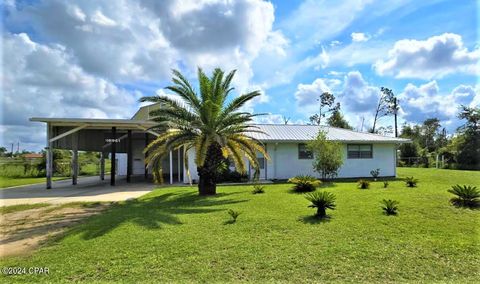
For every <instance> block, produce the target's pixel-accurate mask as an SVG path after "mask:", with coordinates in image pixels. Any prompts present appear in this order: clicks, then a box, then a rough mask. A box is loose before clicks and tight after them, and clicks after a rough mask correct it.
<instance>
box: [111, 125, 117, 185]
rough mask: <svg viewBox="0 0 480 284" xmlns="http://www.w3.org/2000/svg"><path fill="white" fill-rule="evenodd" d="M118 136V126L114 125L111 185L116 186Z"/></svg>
mask: <svg viewBox="0 0 480 284" xmlns="http://www.w3.org/2000/svg"><path fill="white" fill-rule="evenodd" d="M116 138H117V128H116V127H112V139H114V141H112V148H111V149H112V151H111V157H110V158H111V159H112V160H111V161H110V162H111V167H110V185H111V186H114V185H115V172H116V164H117V162H116V157H115V152H116V151H117V143H116V142H115V139H116Z"/></svg>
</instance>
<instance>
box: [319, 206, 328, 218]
mask: <svg viewBox="0 0 480 284" xmlns="http://www.w3.org/2000/svg"><path fill="white" fill-rule="evenodd" d="M326 215H327V212H326V210H325V208H324V207H317V217H319V218H323V217H325V216H326Z"/></svg>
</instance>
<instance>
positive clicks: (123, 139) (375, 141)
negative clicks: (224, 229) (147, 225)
mask: <svg viewBox="0 0 480 284" xmlns="http://www.w3.org/2000/svg"><path fill="white" fill-rule="evenodd" d="M152 108H155V106H146V107H142V108H140V109H139V111H138V112H137V113H136V114H135V115H134V116H133V117H132V118H131V119H89V118H31V119H30V120H31V121H36V122H44V123H46V126H47V127H46V130H47V141H46V142H47V143H46V146H47V147H46V150H47V188H50V187H51V177H52V176H53V165H52V164H53V163H52V160H53V156H52V155H53V154H52V151H51V150H52V149H55V148H57V149H67V150H72V151H73V157H72V165H73V166H72V172H73V177H72V183H73V184H76V183H77V176H78V159H77V158H78V151H96V152H99V153H102V157H107V156H108V157H110V158H112V159H111V168H112V169H113V170H112V171H111V175H110V183H111V185H115V177H116V176H117V175H121V176H126V178H127V181H128V182H130V181H131V177H132V176H134V175H142V176H144V177H145V178H148V177H149V175H150V173H151V169H148V168H146V167H145V164H144V161H145V153H143V149H144V148H145V146H146V145H147V144H148V143H149V142H150V141H152V140H153V139H155V137H156V136H158V135H159V134H158V133H156V132H155V131H153V130H151V127H152V126H154V125H155V123H154V122H152V121H150V120H149V118H150V117H149V112H150V110H151V109H152ZM257 126H258V127H259V128H260V130H262V131H263V132H264V134H260V133H251V134H250V135H251V136H252V137H253V138H256V139H258V140H260V141H261V142H262V143H263V144H264V145H265V147H266V151H267V153H268V154H269V156H270V160H266V159H265V158H264V157H262V156H261V155H259V156H258V159H259V162H260V165H261V169H260V178H261V179H287V178H290V177H293V176H295V175H299V174H309V175H317V174H316V173H315V172H314V171H313V167H312V161H313V160H312V158H313V157H312V155H311V153H309V152H308V151H307V149H306V147H305V143H306V142H307V141H309V140H311V139H312V138H314V137H315V136H316V135H317V133H318V131H319V130H320V129H323V130H325V131H326V132H327V138H328V139H331V140H334V141H339V142H341V143H342V144H343V145H344V159H345V161H344V164H343V166H342V167H341V169H340V171H339V175H338V177H340V178H353V177H368V176H370V171H371V170H373V169H377V168H378V169H380V176H384V177H385V176H395V175H396V172H395V166H396V150H397V147H398V145H399V144H401V143H407V142H409V140H407V139H401V138H393V137H386V136H381V135H376V134H370V133H361V132H356V131H351V130H346V129H340V128H333V127H326V126H314V125H283V124H282V125H268V124H259V125H257ZM184 155H188V156H189V159H188V160H189V164H188V165H185V164H184ZM194 155H195V153H194V152H193V150H191V151H188V152H187V153H184V151H183V149H178V150H173V151H171V152H170V154H169V155H168V157H167V158H165V160H164V161H163V165H162V167H163V173H164V175H165V180H166V182H169V183H174V182H183V183H188V182H189V177H188V175H187V169H189V172H190V177H191V179H192V180H198V175H197V170H196V165H195V164H194V158H193V157H194ZM104 168H105V164H104V159H103V158H102V159H101V165H100V169H101V173H100V179H102V180H103V179H104V172H105V171H104ZM250 176H253V171H250Z"/></svg>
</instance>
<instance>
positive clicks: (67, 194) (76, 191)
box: [0, 176, 156, 206]
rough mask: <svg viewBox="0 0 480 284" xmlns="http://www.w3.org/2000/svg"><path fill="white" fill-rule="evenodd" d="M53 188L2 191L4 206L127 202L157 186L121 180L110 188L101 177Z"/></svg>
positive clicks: (0, 197)
mask: <svg viewBox="0 0 480 284" xmlns="http://www.w3.org/2000/svg"><path fill="white" fill-rule="evenodd" d="M52 187H53V188H52V189H48V190H47V189H45V184H35V185H26V186H21V187H14V188H7V189H0V206H10V205H16V204H34V203H52V204H61V203H70V202H78V201H81V202H95V201H123V200H126V199H128V198H136V197H139V196H142V195H144V194H146V193H149V192H150V191H152V190H153V189H154V188H155V187H156V186H155V185H154V184H153V183H151V182H146V181H144V180H143V179H141V178H139V179H138V180H137V179H135V178H134V179H133V181H132V182H131V183H127V182H126V181H125V179H122V178H118V179H117V185H116V186H110V180H109V179H105V180H103V181H101V180H100V178H99V177H98V176H94V177H82V178H79V179H78V184H77V185H72V181H71V180H61V181H55V182H53V184H52Z"/></svg>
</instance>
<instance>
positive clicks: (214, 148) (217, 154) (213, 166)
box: [197, 143, 223, 195]
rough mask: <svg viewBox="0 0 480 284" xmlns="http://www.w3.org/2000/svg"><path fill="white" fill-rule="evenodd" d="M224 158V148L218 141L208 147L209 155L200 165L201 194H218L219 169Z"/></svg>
mask: <svg viewBox="0 0 480 284" xmlns="http://www.w3.org/2000/svg"><path fill="white" fill-rule="evenodd" d="M222 160H223V155H222V149H221V147H220V145H219V144H218V143H213V144H211V145H210V146H209V147H208V150H207V157H206V158H205V162H204V164H203V166H202V167H198V168H197V171H198V177H199V180H198V193H199V195H215V194H217V171H218V167H219V166H220V164H221V162H222Z"/></svg>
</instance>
